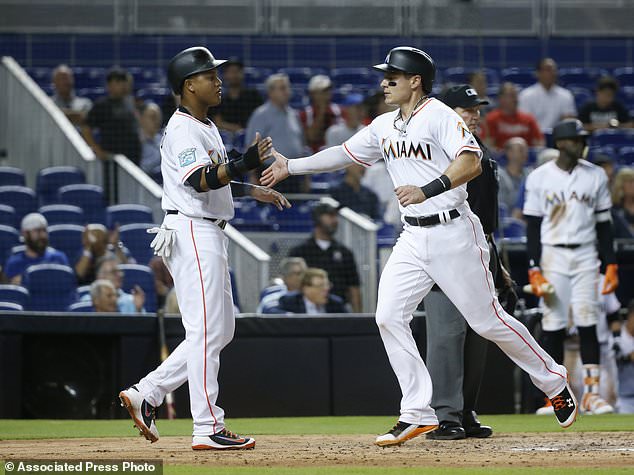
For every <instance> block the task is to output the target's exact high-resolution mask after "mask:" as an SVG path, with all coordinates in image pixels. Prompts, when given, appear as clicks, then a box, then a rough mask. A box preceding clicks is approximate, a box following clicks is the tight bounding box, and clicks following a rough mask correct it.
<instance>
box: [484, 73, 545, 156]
mask: <svg viewBox="0 0 634 475" xmlns="http://www.w3.org/2000/svg"><path fill="white" fill-rule="evenodd" d="M517 104H518V95H517V87H516V86H515V84H513V83H510V82H505V83H503V84H502V85H501V86H500V92H499V94H498V108H497V109H494V110H492V111H491V112H489V113H488V114H487V116H486V124H487V126H486V141H487V143H488V144H489V146H491V147H495V148H496V149H498V150H501V149H503V148H504V145H505V144H506V142H508V140H509V139H511V138H513V137H522V138H523V139H524V140H526V143H527V144H528V145H529V146H531V147H542V146H543V145H544V134H542V132H541V130H540V128H539V125H538V124H537V121H536V120H535V117H533V116H532V115H531V114H527V113H526V112H521V111H519V110H518V107H517Z"/></svg>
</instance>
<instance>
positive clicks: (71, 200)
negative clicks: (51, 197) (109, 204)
mask: <svg viewBox="0 0 634 475" xmlns="http://www.w3.org/2000/svg"><path fill="white" fill-rule="evenodd" d="M59 200H60V202H61V203H64V204H69V205H75V206H79V207H80V208H82V209H83V210H84V216H85V218H86V222H88V223H99V224H106V207H105V202H104V197H103V190H102V188H101V187H100V186H97V185H85V184H83V185H82V184H78V185H66V186H63V187H61V188H60V189H59Z"/></svg>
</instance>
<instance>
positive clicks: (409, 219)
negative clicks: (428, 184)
mask: <svg viewBox="0 0 634 475" xmlns="http://www.w3.org/2000/svg"><path fill="white" fill-rule="evenodd" d="M458 216H460V213H459V212H458V210H457V209H452V210H451V211H449V219H456V218H457V217H458ZM405 222H406V223H407V224H411V225H412V226H422V227H428V226H435V225H437V224H440V222H441V220H440V213H439V214H431V215H429V216H405Z"/></svg>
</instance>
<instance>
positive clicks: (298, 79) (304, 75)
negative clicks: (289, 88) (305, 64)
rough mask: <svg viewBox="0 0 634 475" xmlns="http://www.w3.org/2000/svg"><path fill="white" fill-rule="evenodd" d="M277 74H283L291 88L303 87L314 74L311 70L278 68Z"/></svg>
mask: <svg viewBox="0 0 634 475" xmlns="http://www.w3.org/2000/svg"><path fill="white" fill-rule="evenodd" d="M278 72H279V73H284V74H286V75H287V76H288V79H289V81H290V82H291V84H292V85H293V86H302V87H305V86H306V85H307V84H308V81H310V78H312V77H313V76H314V75H315V74H318V73H316V72H314V71H313V70H312V69H311V68H280V69H279V70H278Z"/></svg>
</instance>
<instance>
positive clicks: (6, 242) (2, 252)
mask: <svg viewBox="0 0 634 475" xmlns="http://www.w3.org/2000/svg"><path fill="white" fill-rule="evenodd" d="M19 242H20V233H18V231H17V230H16V229H15V228H13V227H11V226H5V225H3V224H0V265H1V266H3V267H4V265H5V264H6V262H7V259H8V258H9V256H10V255H11V249H13V247H14V246H17V245H18V243H19Z"/></svg>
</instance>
